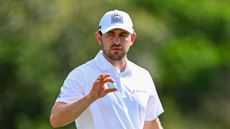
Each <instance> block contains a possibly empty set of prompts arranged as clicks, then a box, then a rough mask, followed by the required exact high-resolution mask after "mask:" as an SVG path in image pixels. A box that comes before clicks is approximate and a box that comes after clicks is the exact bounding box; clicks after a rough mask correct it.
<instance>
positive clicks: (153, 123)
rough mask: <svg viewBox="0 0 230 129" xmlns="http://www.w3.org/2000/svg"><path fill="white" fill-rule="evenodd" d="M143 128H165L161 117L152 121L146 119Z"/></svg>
mask: <svg viewBox="0 0 230 129" xmlns="http://www.w3.org/2000/svg"><path fill="white" fill-rule="evenodd" d="M143 129H163V127H162V125H161V122H160V119H159V118H157V119H155V120H152V121H145V123H144V128H143Z"/></svg>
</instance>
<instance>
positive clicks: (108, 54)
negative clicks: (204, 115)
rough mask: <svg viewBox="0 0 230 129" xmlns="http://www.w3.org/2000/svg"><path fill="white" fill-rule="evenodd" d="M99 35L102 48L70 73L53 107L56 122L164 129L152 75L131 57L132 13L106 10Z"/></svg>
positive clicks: (93, 128) (82, 127)
mask: <svg viewBox="0 0 230 129" xmlns="http://www.w3.org/2000/svg"><path fill="white" fill-rule="evenodd" d="M95 35H96V39H97V41H98V42H99V44H100V45H101V48H102V50H101V51H99V53H98V54H97V55H96V57H95V58H94V59H92V60H90V61H89V62H87V63H85V64H83V65H81V66H79V67H77V68H75V69H74V70H73V71H71V72H70V74H69V75H68V77H67V78H66V80H65V82H64V85H63V86H62V88H61V93H60V95H59V97H58V98H57V100H56V103H55V104H54V106H53V109H52V111H51V116H50V122H51V125H52V127H61V126H65V125H67V124H69V123H71V122H72V121H74V120H75V123H76V126H77V128H78V129H162V126H161V124H160V121H159V119H158V116H159V115H160V114H161V113H163V108H162V105H161V102H160V100H159V97H158V95H157V91H156V89H155V86H154V83H153V81H152V78H151V76H150V74H149V72H147V71H146V70H145V69H143V68H141V67H139V66H137V65H136V64H134V63H132V62H131V61H129V60H128V59H127V53H128V51H129V48H130V46H132V44H133V43H134V41H135V39H136V33H135V32H134V29H133V23H132V20H131V18H130V16H129V15H128V14H127V13H126V12H123V11H119V10H113V11H109V12H107V13H106V14H105V15H104V16H103V17H102V19H101V21H100V23H99V30H98V31H97V32H96V34H95Z"/></svg>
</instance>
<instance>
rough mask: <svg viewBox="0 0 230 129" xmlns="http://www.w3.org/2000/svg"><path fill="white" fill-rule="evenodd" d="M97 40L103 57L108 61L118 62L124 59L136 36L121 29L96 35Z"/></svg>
mask: <svg viewBox="0 0 230 129" xmlns="http://www.w3.org/2000/svg"><path fill="white" fill-rule="evenodd" d="M96 37H97V40H98V41H99V42H100V44H101V46H102V50H103V53H104V55H105V56H106V57H107V58H109V59H110V60H115V61H119V60H122V59H123V58H124V57H126V55H127V53H128V51H129V48H130V46H131V45H132V44H133V42H134V40H135V39H136V34H132V35H131V34H130V33H129V32H127V31H125V30H122V29H113V30H110V31H109V32H107V33H105V34H103V35H100V34H99V33H98V34H96Z"/></svg>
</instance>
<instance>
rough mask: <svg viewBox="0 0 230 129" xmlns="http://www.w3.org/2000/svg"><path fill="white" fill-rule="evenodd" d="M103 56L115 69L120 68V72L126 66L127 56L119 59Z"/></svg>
mask: <svg viewBox="0 0 230 129" xmlns="http://www.w3.org/2000/svg"><path fill="white" fill-rule="evenodd" d="M104 56H105V55H104ZM105 58H106V59H107V60H108V61H109V62H110V63H111V64H112V65H113V66H114V67H115V68H117V69H119V70H120V72H122V71H124V70H125V68H126V64H127V61H128V59H127V57H126V56H125V57H123V58H122V59H121V60H112V59H110V58H108V57H107V56H105Z"/></svg>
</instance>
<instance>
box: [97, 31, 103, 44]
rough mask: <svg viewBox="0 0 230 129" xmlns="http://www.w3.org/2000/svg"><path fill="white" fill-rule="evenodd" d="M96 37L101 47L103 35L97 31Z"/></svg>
mask: <svg viewBox="0 0 230 129" xmlns="http://www.w3.org/2000/svg"><path fill="white" fill-rule="evenodd" d="M95 37H96V40H97V42H98V43H99V45H101V43H102V37H101V34H100V33H99V32H98V31H96V33H95Z"/></svg>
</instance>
